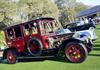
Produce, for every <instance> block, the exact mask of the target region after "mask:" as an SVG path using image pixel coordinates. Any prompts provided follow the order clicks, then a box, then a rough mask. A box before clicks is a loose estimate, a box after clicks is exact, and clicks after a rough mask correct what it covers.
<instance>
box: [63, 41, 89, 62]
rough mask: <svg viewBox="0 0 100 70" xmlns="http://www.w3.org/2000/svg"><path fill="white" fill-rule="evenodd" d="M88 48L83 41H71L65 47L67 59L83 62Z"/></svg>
mask: <svg viewBox="0 0 100 70" xmlns="http://www.w3.org/2000/svg"><path fill="white" fill-rule="evenodd" d="M87 54H88V53H87V49H86V48H85V46H84V45H83V44H82V43H77V42H76V43H75V42H70V43H68V44H67V45H66V47H65V56H66V59H67V60H68V61H70V62H73V63H81V62H83V61H84V60H85V59H86V57H87Z"/></svg>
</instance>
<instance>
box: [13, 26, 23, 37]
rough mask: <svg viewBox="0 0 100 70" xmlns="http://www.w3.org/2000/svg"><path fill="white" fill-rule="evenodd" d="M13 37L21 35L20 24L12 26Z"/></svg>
mask: <svg viewBox="0 0 100 70" xmlns="http://www.w3.org/2000/svg"><path fill="white" fill-rule="evenodd" d="M14 32H15V37H16V38H18V37H22V34H21V29H20V26H16V27H14Z"/></svg>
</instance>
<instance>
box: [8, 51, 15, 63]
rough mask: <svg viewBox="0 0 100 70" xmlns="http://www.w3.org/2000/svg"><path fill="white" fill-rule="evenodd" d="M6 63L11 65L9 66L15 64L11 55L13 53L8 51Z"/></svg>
mask: <svg viewBox="0 0 100 70" xmlns="http://www.w3.org/2000/svg"><path fill="white" fill-rule="evenodd" d="M7 61H8V63H11V64H13V63H15V62H16V58H15V56H14V55H13V52H12V51H8V52H7Z"/></svg>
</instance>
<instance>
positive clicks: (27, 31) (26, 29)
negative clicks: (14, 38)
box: [24, 24, 30, 35]
mask: <svg viewBox="0 0 100 70" xmlns="http://www.w3.org/2000/svg"><path fill="white" fill-rule="evenodd" d="M24 32H25V35H29V34H30V29H29V25H28V24H26V25H24Z"/></svg>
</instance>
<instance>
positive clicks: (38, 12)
mask: <svg viewBox="0 0 100 70" xmlns="http://www.w3.org/2000/svg"><path fill="white" fill-rule="evenodd" d="M18 6H19V10H21V9H23V8H24V9H23V10H22V12H23V13H25V14H27V16H28V19H29V20H32V19H33V18H36V17H41V16H52V17H58V14H59V11H58V8H57V7H56V5H55V4H54V3H52V2H51V1H50V0H20V1H19V3H18Z"/></svg>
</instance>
